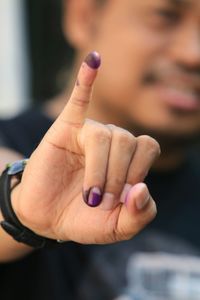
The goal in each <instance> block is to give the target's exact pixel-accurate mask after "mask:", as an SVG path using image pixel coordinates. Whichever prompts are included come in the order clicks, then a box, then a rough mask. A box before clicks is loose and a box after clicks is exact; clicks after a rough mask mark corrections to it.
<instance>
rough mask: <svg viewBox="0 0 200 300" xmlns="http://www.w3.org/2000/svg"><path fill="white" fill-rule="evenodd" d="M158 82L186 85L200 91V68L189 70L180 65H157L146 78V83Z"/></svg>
mask: <svg viewBox="0 0 200 300" xmlns="http://www.w3.org/2000/svg"><path fill="white" fill-rule="evenodd" d="M158 81H161V82H164V83H172V82H175V83H179V84H182V85H183V84H185V85H186V86H189V87H191V88H194V89H195V90H198V91H200V68H198V69H197V68H196V69H189V68H185V67H183V66H178V65H163V64H162V65H157V66H154V67H152V69H151V70H149V71H148V72H147V74H146V75H145V76H144V83H146V84H152V83H156V82H158Z"/></svg>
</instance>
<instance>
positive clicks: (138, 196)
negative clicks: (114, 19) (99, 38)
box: [13, 52, 160, 243]
mask: <svg viewBox="0 0 200 300" xmlns="http://www.w3.org/2000/svg"><path fill="white" fill-rule="evenodd" d="M99 65H100V57H99V55H98V53H96V52H93V53H90V54H89V55H88V56H87V58H86V60H85V61H84V62H83V63H82V65H81V68H80V71H79V73H78V78H77V81H76V84H75V87H74V90H73V92H72V95H71V97H70V99H69V101H68V103H67V104H66V107H65V108H64V110H63V111H62V113H61V114H60V115H59V117H58V118H57V119H56V121H55V122H54V123H53V125H52V126H51V128H50V129H49V130H48V132H47V133H46V135H45V136H44V138H43V139H42V141H41V143H40V145H39V146H38V147H37V149H36V150H35V151H34V152H33V154H32V156H31V158H30V160H29V162H28V164H27V166H26V168H25V171H24V174H23V177H22V181H21V183H20V184H19V185H18V186H17V187H16V188H15V189H14V194H15V197H13V199H14V201H13V207H14V209H15V212H16V214H17V216H18V217H19V219H20V221H21V222H22V223H23V224H24V225H25V226H27V227H28V228H30V229H31V230H33V231H34V232H36V233H37V234H39V235H42V236H46V237H48V238H52V239H60V240H66V241H68V240H73V241H77V242H80V243H111V242H115V241H118V240H125V239H129V238H131V237H132V236H134V235H135V234H136V233H137V232H138V231H140V230H141V229H142V228H143V227H144V226H145V225H146V224H148V223H149V222H150V221H151V220H152V219H153V218H154V217H155V215H156V205H155V202H154V201H153V199H152V198H151V196H150V194H149V191H148V189H147V187H146V185H145V184H144V183H142V182H143V180H144V178H145V176H146V174H147V173H148V171H149V168H150V167H151V165H152V164H153V162H154V160H155V158H156V157H157V156H158V155H159V152H160V148H159V145H158V143H157V142H156V141H155V140H154V139H152V138H151V137H148V136H140V137H138V138H136V137H134V136H133V135H132V134H131V133H129V132H128V131H126V130H124V129H122V128H118V127H116V126H114V125H103V124H101V123H98V122H95V121H93V120H87V119H86V115H87V110H88V106H89V103H90V101H92V99H91V94H92V87H93V83H94V81H95V77H96V75H97V72H98V67H99Z"/></svg>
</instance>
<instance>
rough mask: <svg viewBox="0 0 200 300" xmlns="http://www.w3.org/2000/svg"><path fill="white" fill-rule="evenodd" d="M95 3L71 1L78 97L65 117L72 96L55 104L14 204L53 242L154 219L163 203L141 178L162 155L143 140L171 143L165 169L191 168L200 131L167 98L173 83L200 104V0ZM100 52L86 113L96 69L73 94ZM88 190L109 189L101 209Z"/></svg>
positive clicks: (196, 117) (126, 232)
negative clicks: (188, 156)
mask: <svg viewBox="0 0 200 300" xmlns="http://www.w3.org/2000/svg"><path fill="white" fill-rule="evenodd" d="M95 3H96V2H95V1H94V0H88V1H84V0H73V1H72V0H68V1H64V4H65V6H66V8H67V9H66V11H65V13H64V19H63V28H64V31H65V34H66V36H67V38H68V39H69V40H70V42H71V44H72V45H73V46H74V47H75V48H76V49H77V56H76V60H75V67H74V70H73V72H72V73H73V74H74V76H73V74H72V82H73V84H72V83H71V85H69V91H68V95H69V96H68V98H70V100H69V102H68V105H67V106H66V107H65V108H64V111H63V112H61V111H62V109H63V107H64V103H66V97H64V96H63V95H60V96H59V97H58V98H57V100H54V103H53V104H49V105H48V107H47V111H48V113H49V114H50V115H51V116H53V117H58V118H57V120H56V121H55V123H54V125H53V126H52V128H51V129H50V131H49V132H48V133H47V135H46V136H45V137H44V139H43V140H42V142H41V144H40V145H39V147H38V148H37V150H36V151H35V152H34V153H33V155H32V157H31V160H30V162H29V164H28V166H27V168H26V170H25V173H24V176H23V178H22V182H21V184H20V185H19V186H18V187H17V188H15V189H14V191H13V206H14V209H15V211H16V213H17V215H18V217H19V219H20V220H21V222H22V223H23V224H25V225H26V226H27V227H29V228H31V229H32V230H34V231H35V232H37V233H38V234H41V235H44V236H47V237H51V238H59V239H65V240H75V241H79V242H82V243H108V242H114V241H117V240H123V239H128V238H130V237H132V236H134V235H135V234H136V233H137V232H138V231H139V230H141V229H142V228H143V227H144V226H145V225H146V224H147V223H148V222H149V221H150V220H152V218H153V217H155V214H156V208H155V203H154V201H153V200H152V198H151V197H150V195H149V192H148V189H147V187H146V186H145V185H144V184H143V183H142V182H143V180H144V177H145V176H146V174H147V172H148V171H149V168H150V167H151V165H152V164H153V161H154V160H155V158H156V157H157V156H158V154H159V152H160V151H159V146H158V144H157V142H156V141H155V140H154V139H152V138H150V137H149V136H146V135H145V136H144V135H142V136H141V134H148V133H151V135H152V136H153V137H155V138H157V139H158V140H159V142H160V143H161V146H164V147H162V148H163V149H162V152H163V155H162V156H161V158H160V160H158V162H157V168H160V169H162V168H163V169H165V170H166V168H175V167H177V164H179V163H181V162H182V160H183V158H184V155H185V151H186V146H188V143H189V142H190V141H191V140H192V139H195V138H196V137H197V136H198V135H199V132H200V110H199V109H195V110H193V109H192V110H191V109H190V110H189V111H188V109H183V108H180V107H178V108H177V105H175V106H174V105H171V104H169V99H168V98H170V97H169V93H170V89H171V88H172V86H173V88H174V85H175V89H176V92H177V91H178V93H179V98H180V94H181V98H184V99H185V100H188V97H189V101H190V102H191V101H193V102H195V100H196V98H198V93H199V91H198V89H199V87H198V84H199V75H198V74H199V64H200V49H199V47H200V46H199V45H200V43H199V37H200V34H199V30H200V4H199V2H198V1H197V0H193V1H192V0H191V1H184V5H182V3H183V1H181V0H180V1H179V3H178V4H179V5H178V6H177V5H174V3H175V4H176V3H177V1H173V0H171V1H169V0H168V1H167V0H144V1H139V0H134V1H131V0H124V1H121V0H115V1H111V0H108V1H107V2H105V4H104V5H103V6H102V7H97V6H96V5H95ZM138 32H139V34H138ZM91 49H95V50H97V51H98V52H100V53H101V56H102V61H103V64H102V67H101V68H100V72H99V74H98V76H97V79H96V81H95V88H94V90H93V99H92V101H91V103H90V105H89V107H87V108H86V107H85V105H83V103H81V102H80V100H81V99H82V100H87V101H89V100H90V93H89V94H87V97H85V87H87V89H86V90H88V86H87V84H85V83H86V82H85V79H86V77H87V76H89V77H90V76H92V77H93V76H94V77H95V76H96V73H93V72H94V71H91V70H88V72H89V73H87V72H86V74H85V75H83V73H82V71H80V73H79V76H78V81H79V85H78V86H76V88H75V92H73V94H72V97H70V94H71V92H70V91H71V89H72V86H73V85H74V82H75V81H76V80H77V79H76V74H77V72H78V71H77V70H78V67H79V66H80V64H81V61H82V59H83V57H84V56H85V55H86V54H87V53H88V52H90V51H91ZM113 49H115V51H113ZM81 70H82V69H81ZM85 70H86V69H85ZM162 70H163V71H162ZM81 74H82V75H81ZM92 74H93V75H92ZM163 74H168V76H167V77H166V75H163ZM84 76H86V77H84ZM94 77H93V79H92V82H93V80H94ZM87 78H88V77H87ZM90 78H91V77H90ZM147 79H148V80H147ZM86 81H87V80H86ZM180 82H181V83H180ZM182 82H184V87H183V83H182ZM90 84H91V82H90ZM183 89H184V91H183ZM196 90H197V91H196ZM74 93H75V94H76V93H77V94H78V97H77V96H76V97H75V98H74V97H73V95H74ZM82 93H83V94H82ZM194 93H195V96H191V94H194ZM163 94H165V95H168V97H167V100H166V99H164V98H163ZM188 94H189V96H188ZM191 97H192V100H191ZM165 98H166V97H165ZM74 100H75V101H74ZM77 100H78V101H77ZM185 100H184V101H185ZM72 104H73V105H72ZM77 104H78V105H77ZM179 104H180V103H179ZM72 106H73V107H74V108H75V112H73V113H72V111H71V108H70V107H72ZM179 106H180V105H179ZM69 112H70V113H69ZM80 112H81V113H80ZM60 113H61V114H60ZM86 116H87V117H88V118H89V119H90V120H85V117H86ZM91 119H92V120H91ZM94 120H95V121H94ZM63 121H64V122H63ZM111 123H112V124H113V125H105V124H111ZM73 124H76V126H74V125H73ZM122 128H123V129H122ZM133 134H134V135H133ZM136 136H137V137H136ZM66 137H67V142H65V141H66ZM163 141H165V143H164V142H163ZM172 145H173V147H172ZM180 145H181V147H180ZM183 145H184V146H183ZM70 147H72V148H70ZM121 153H123V155H121ZM119 158H120V159H119ZM122 158H123V161H122ZM177 158H179V159H177ZM119 161H120V164H121V165H119V166H118V163H119ZM66 162H67V167H65V166H66ZM41 166H42V168H41ZM166 166H167V167H166ZM133 170H134V172H133ZM60 174H62V178H60ZM72 174H73V175H74V176H72ZM58 178H60V180H58ZM81 178H84V179H83V182H82V181H81ZM61 179H62V180H61ZM55 182H57V185H55ZM63 183H64V185H63ZM82 186H83V187H84V190H85V191H88V190H89V189H90V188H91V187H95V188H98V189H99V190H103V202H102V204H101V205H100V206H99V207H98V208H95V209H93V210H91V208H89V207H88V206H85V205H86V204H85V203H84V202H83V201H82V200H83V199H82V194H81V189H82ZM36 187H37V189H35V188H36ZM31 190H33V191H34V193H30V191H31ZM35 190H37V191H38V193H37V194H35ZM46 191H48V194H47V192H46ZM95 191H96V192H99V191H98V190H95ZM30 194H31V195H32V197H30ZM55 195H56V196H55ZM127 195H128V198H127V202H126V204H124V203H123V202H124V200H125V198H126V196H127ZM41 196H42V197H41ZM27 199H29V201H27ZM41 199H45V200H43V201H42V202H41ZM113 199H114V200H113ZM39 200H40V201H39ZM38 203H40V204H39V210H38ZM107 204H109V205H107ZM44 216H45V218H44ZM75 216H76V218H75ZM77 216H78V218H77ZM74 220H79V222H76V221H74ZM94 224H96V226H94ZM86 232H87V234H86ZM4 241H5V239H4V240H3V241H2V243H4ZM6 245H7V244H6V243H4V244H3V247H1V249H6ZM5 252H6V251H5ZM11 256H12V257H14V254H13V253H11ZM3 258H4V259H5V260H6V259H8V256H3V255H2V259H3Z"/></svg>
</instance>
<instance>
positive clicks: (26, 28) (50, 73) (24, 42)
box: [0, 0, 73, 118]
mask: <svg viewBox="0 0 200 300" xmlns="http://www.w3.org/2000/svg"><path fill="white" fill-rule="evenodd" d="M61 2H62V0H40V1H35V0H0V118H7V117H11V116H13V115H15V114H16V113H18V112H20V111H22V110H24V109H25V108H27V107H29V106H31V105H32V104H39V103H42V102H44V101H47V100H48V99H50V98H52V97H53V96H54V95H56V94H57V93H58V92H59V91H60V90H61V89H62V88H63V86H64V84H66V81H67V73H68V70H69V69H70V66H71V64H72V60H73V49H72V48H71V47H70V46H69V45H68V44H67V43H66V41H65V40H64V37H63V34H62V24H61V17H62V16H61Z"/></svg>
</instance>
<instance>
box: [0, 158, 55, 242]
mask: <svg viewBox="0 0 200 300" xmlns="http://www.w3.org/2000/svg"><path fill="white" fill-rule="evenodd" d="M26 163H27V160H21V161H17V162H15V163H14V164H12V165H8V166H7V168H6V169H5V170H4V172H3V173H2V175H1V177H0V209H1V212H2V215H3V217H4V220H3V221H1V223H0V224H1V226H2V228H3V229H4V230H5V231H6V232H7V233H8V234H9V235H11V236H12V237H13V238H14V239H15V240H16V241H18V242H21V243H24V244H26V245H28V246H31V247H34V248H43V247H46V246H52V245H55V244H58V242H59V241H56V240H53V239H49V238H45V237H42V236H40V235H37V234H36V233H34V232H33V231H31V230H30V229H28V228H27V227H25V226H24V225H23V224H22V223H21V222H20V221H19V219H18V218H17V216H16V214H15V212H14V210H13V208H12V204H11V197H10V193H11V180H12V177H13V176H15V177H16V178H17V179H18V180H19V181H20V180H21V177H22V173H23V171H24V168H25V166H26Z"/></svg>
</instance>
